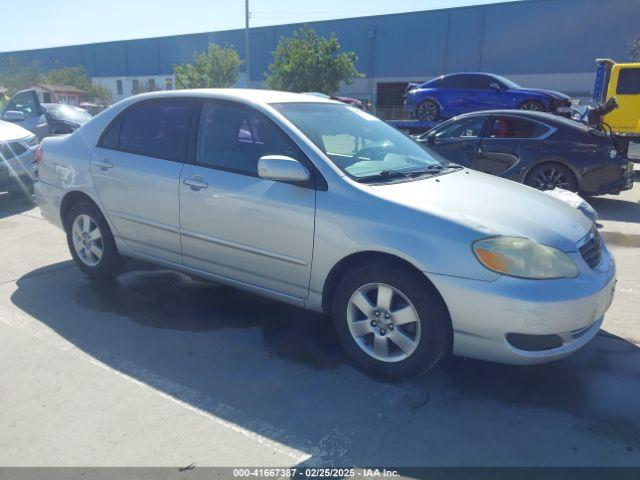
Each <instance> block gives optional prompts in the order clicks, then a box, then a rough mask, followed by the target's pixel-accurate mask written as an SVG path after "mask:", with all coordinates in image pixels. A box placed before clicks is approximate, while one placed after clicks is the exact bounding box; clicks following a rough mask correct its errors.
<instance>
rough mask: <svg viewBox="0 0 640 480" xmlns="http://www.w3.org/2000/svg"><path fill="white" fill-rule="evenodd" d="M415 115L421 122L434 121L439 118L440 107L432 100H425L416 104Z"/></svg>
mask: <svg viewBox="0 0 640 480" xmlns="http://www.w3.org/2000/svg"><path fill="white" fill-rule="evenodd" d="M416 117H417V118H418V120H420V121H421V122H436V121H438V120H439V119H440V107H439V106H438V104H437V103H436V102H434V101H433V100H425V101H424V102H422V103H421V104H420V105H418V109H417V110H416Z"/></svg>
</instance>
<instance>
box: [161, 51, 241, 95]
mask: <svg viewBox="0 0 640 480" xmlns="http://www.w3.org/2000/svg"><path fill="white" fill-rule="evenodd" d="M241 64H242V60H240V56H239V55H238V52H237V51H236V50H235V48H233V46H226V47H221V46H220V45H216V44H214V43H211V44H209V48H208V49H207V51H206V52H203V53H195V54H194V55H193V63H186V64H184V65H174V67H173V73H174V75H175V76H176V88H221V87H231V86H233V85H235V83H236V82H237V81H238V67H240V65H241Z"/></svg>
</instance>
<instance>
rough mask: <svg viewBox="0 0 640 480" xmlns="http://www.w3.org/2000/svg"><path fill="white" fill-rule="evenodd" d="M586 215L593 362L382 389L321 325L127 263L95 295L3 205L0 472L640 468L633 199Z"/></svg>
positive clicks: (40, 224)
mask: <svg viewBox="0 0 640 480" xmlns="http://www.w3.org/2000/svg"><path fill="white" fill-rule="evenodd" d="M590 201H591V203H592V204H593V205H594V206H595V207H596V209H597V210H598V211H599V213H600V216H601V221H600V223H601V225H602V229H601V231H602V233H603V236H604V237H605V239H606V241H607V243H608V245H609V247H610V249H611V250H612V251H613V253H614V255H615V257H616V260H617V263H618V275H619V277H618V278H619V283H618V288H617V292H616V297H615V299H614V303H613V306H612V307H611V310H610V311H609V313H608V315H607V317H606V320H605V323H604V325H603V329H602V331H601V332H600V334H599V335H598V336H597V337H596V338H595V339H594V340H593V341H592V342H591V343H590V344H589V345H588V346H587V347H585V348H584V349H583V350H581V351H579V352H578V353H576V354H575V355H573V356H571V357H569V358H566V359H564V360H561V361H559V362H556V363H551V364H547V365H541V366H535V367H513V366H505V365H498V364H493V363H488V362H480V361H474V360H468V359H447V360H446V361H444V362H442V364H441V365H439V366H438V367H436V368H435V369H434V370H432V371H431V372H429V373H428V374H427V375H426V376H423V377H421V378H418V379H415V380H411V381H407V382H403V383H397V384H392V383H385V382H382V381H380V380H378V379H375V378H369V377H367V376H366V375H364V374H362V373H360V372H358V371H357V370H355V369H354V368H353V367H352V366H351V365H350V363H349V362H348V360H347V358H346V357H345V355H344V354H343V352H342V350H341V348H340V346H339V345H338V341H337V338H336V336H335V334H334V333H333V329H332V326H331V323H330V320H329V319H327V318H325V317H323V316H321V315H316V314H312V313H309V312H305V311H303V310H300V309H297V308H293V307H290V306H287V305H282V304H279V303H276V302H273V301H270V300H266V299H263V298H259V297H256V296H253V295H249V294H246V293H243V292H240V291H237V290H233V289H230V288H227V287H223V286H219V285H215V284H210V283H204V282H200V281H197V280H194V279H191V278H189V277H187V276H185V275H182V274H179V273H175V272H171V271H167V270H160V269H156V268H152V267H149V266H147V265H144V264H141V263H138V262H134V261H132V262H130V263H129V264H128V267H127V270H126V272H125V273H123V274H122V275H120V276H119V277H118V279H117V280H115V281H112V282H101V283H96V282H91V281H89V280H88V279H87V278H86V277H84V276H83V275H82V274H81V273H80V272H79V271H78V270H77V269H76V268H75V266H74V265H73V263H72V262H71V261H70V256H69V253H68V251H67V246H66V242H65V238H64V235H63V233H62V232H60V231H58V230H57V229H56V228H54V227H53V226H51V225H50V224H48V223H47V222H45V221H44V220H43V219H42V218H41V217H40V214H39V211H38V209H36V208H34V207H33V205H31V204H29V203H28V202H26V201H20V200H16V199H13V198H9V197H8V195H6V194H1V193H0V340H1V344H0V345H1V346H0V365H1V366H2V368H0V398H1V399H2V407H1V408H0V466H79V465H81V466H115V465H117V466H186V465H190V464H192V463H195V464H196V465H197V466H221V465H225V466H241V465H253V466H256V465H260V466H268V465H279V466H287V465H296V464H330V465H355V466H367V465H378V466H387V467H391V466H447V465H456V466H465V465H473V466H529V465H536V466H539V465H545V466H593V465H597V466H628V465H633V466H638V465H640V410H639V408H638V405H639V401H640V381H639V380H640V308H639V307H638V304H639V303H640V273H639V272H640V254H639V252H640V203H639V201H640V185H639V184H638V183H636V188H635V189H634V190H632V191H629V192H624V193H623V194H622V195H620V196H606V197H601V198H596V199H590ZM523 215H526V212H523Z"/></svg>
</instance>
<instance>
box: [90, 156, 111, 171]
mask: <svg viewBox="0 0 640 480" xmlns="http://www.w3.org/2000/svg"><path fill="white" fill-rule="evenodd" d="M93 164H94V165H95V166H96V167H98V168H99V169H100V170H103V171H104V170H109V169H110V168H113V163H111V162H110V161H109V160H108V159H106V158H105V159H104V160H95V161H94V162H93Z"/></svg>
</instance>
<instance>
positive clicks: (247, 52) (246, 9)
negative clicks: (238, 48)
mask: <svg viewBox="0 0 640 480" xmlns="http://www.w3.org/2000/svg"><path fill="white" fill-rule="evenodd" d="M249 55H250V50H249V0H245V2H244V61H245V64H244V66H245V71H246V72H247V87H250V86H251V85H250V83H249V81H250V72H251V70H250V64H249Z"/></svg>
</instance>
